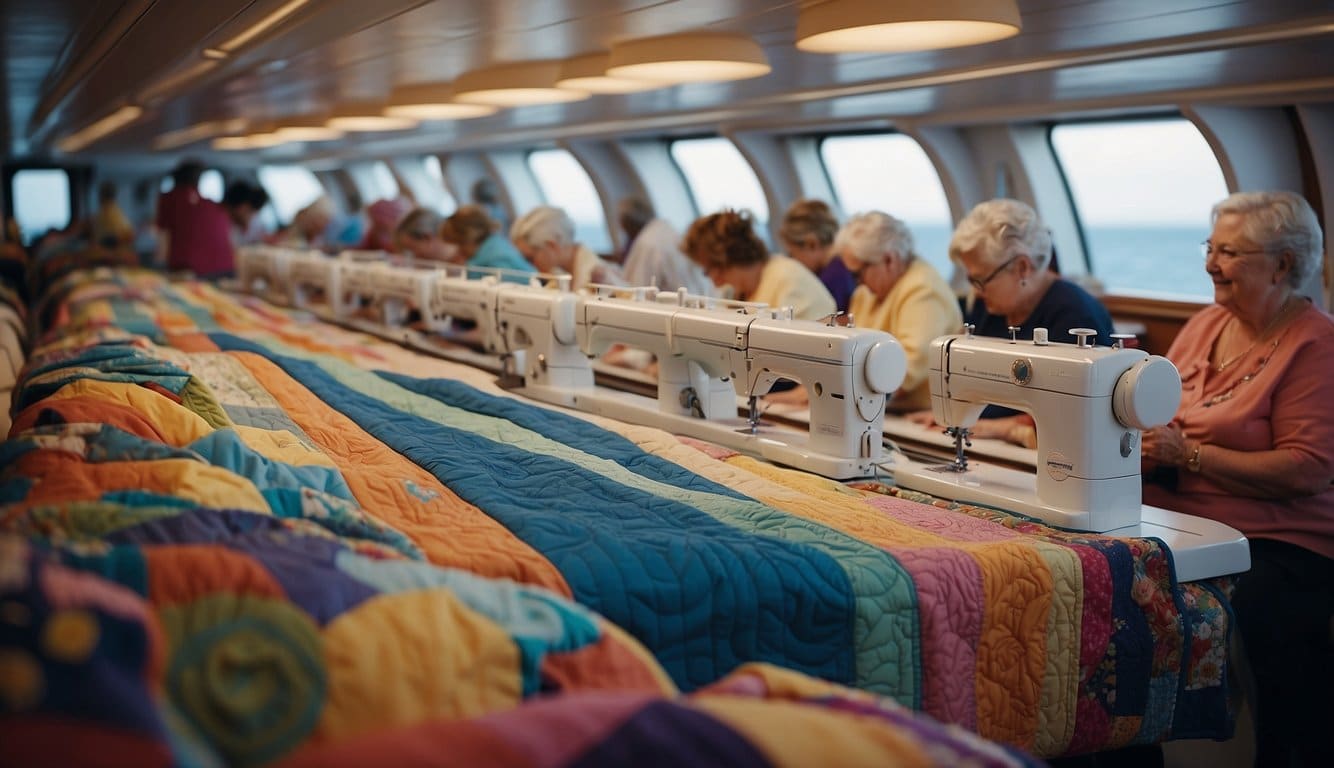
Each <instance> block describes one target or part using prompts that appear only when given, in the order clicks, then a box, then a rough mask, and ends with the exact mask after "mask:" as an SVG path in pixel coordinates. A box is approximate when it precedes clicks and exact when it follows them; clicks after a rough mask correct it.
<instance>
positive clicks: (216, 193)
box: [199, 168, 223, 203]
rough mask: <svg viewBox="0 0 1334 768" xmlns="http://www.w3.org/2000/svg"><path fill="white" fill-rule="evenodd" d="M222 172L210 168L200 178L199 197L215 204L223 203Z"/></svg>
mask: <svg viewBox="0 0 1334 768" xmlns="http://www.w3.org/2000/svg"><path fill="white" fill-rule="evenodd" d="M222 186H223V185H222V172H221V171H219V170H218V169H217V168H209V169H208V170H207V171H204V172H203V173H202V174H200V176H199V196H200V197H202V198H204V199H205V200H212V201H213V202H215V203H221V202H222Z"/></svg>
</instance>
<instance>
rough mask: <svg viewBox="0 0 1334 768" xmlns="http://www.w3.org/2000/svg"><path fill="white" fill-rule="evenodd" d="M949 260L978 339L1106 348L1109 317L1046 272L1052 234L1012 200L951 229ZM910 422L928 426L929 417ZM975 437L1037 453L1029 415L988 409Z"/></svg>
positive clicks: (991, 203)
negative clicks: (1085, 336) (963, 286)
mask: <svg viewBox="0 0 1334 768" xmlns="http://www.w3.org/2000/svg"><path fill="white" fill-rule="evenodd" d="M950 259H951V260H952V261H954V262H955V263H956V264H958V265H959V266H960V268H961V269H963V270H964V271H965V272H966V273H967V275H968V282H969V284H971V285H972V286H973V301H972V305H971V306H970V307H969V308H968V309H967V310H966V311H965V312H964V322H965V323H971V324H973V326H975V328H974V333H976V334H977V335H979V336H995V337H998V338H1009V337H1010V331H1009V329H1010V328H1011V327H1015V328H1018V331H1017V337H1018V338H1019V339H1024V340H1027V339H1031V338H1033V329H1034V328H1046V329H1047V331H1048V337H1049V338H1050V339H1051V340H1052V341H1060V342H1068V343H1073V342H1074V341H1075V337H1074V336H1072V335H1071V334H1070V329H1071V328H1092V329H1094V330H1095V331H1097V332H1098V338H1097V342H1098V343H1099V344H1110V343H1111V333H1112V317H1111V315H1110V314H1108V312H1107V309H1106V308H1105V307H1103V305H1102V303H1101V302H1099V301H1098V300H1097V299H1095V298H1094V297H1093V296H1092V295H1091V294H1089V292H1088V291H1085V290H1084V289H1083V288H1080V287H1079V286H1078V285H1075V284H1074V283H1072V282H1070V281H1069V280H1066V279H1064V278H1062V277H1061V276H1060V275H1058V274H1056V272H1054V271H1052V270H1051V268H1050V267H1051V260H1052V244H1051V230H1049V229H1047V225H1046V224H1044V223H1043V222H1042V220H1041V219H1040V218H1038V214H1037V212H1036V211H1034V210H1033V209H1032V208H1030V207H1029V206H1027V205H1025V204H1024V203H1021V202H1019V201H1018V200H1009V199H996V200H988V201H986V202H985V203H979V204H978V205H977V206H976V207H975V208H973V210H971V211H969V212H968V215H967V216H965V217H964V218H963V220H962V221H960V222H959V225H958V226H957V227H956V228H955V229H954V236H953V237H952V238H950ZM913 421H917V422H919V423H927V424H929V423H931V421H932V419H931V415H930V414H929V413H927V414H918V415H914V417H913ZM972 433H973V436H974V437H990V438H997V439H1001V440H1008V441H1010V442H1012V443H1017V444H1019V445H1024V446H1027V447H1029V448H1034V447H1036V446H1037V433H1036V432H1035V431H1034V429H1033V419H1032V417H1030V416H1028V415H1027V414H1024V413H1020V412H1018V411H1014V410H1011V409H1009V408H1001V407H999V406H995V405H992V406H988V407H987V409H986V410H985V411H983V412H982V418H981V419H980V420H979V421H978V423H977V425H976V426H975V427H974V428H973V431H972Z"/></svg>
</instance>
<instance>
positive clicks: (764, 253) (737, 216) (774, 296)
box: [681, 210, 834, 320]
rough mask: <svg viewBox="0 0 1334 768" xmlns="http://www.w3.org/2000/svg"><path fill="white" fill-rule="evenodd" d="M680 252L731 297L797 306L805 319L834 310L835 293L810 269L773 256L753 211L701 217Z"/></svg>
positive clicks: (693, 225)
mask: <svg viewBox="0 0 1334 768" xmlns="http://www.w3.org/2000/svg"><path fill="white" fill-rule="evenodd" d="M681 250H682V251H684V252H685V254H686V256H689V257H690V260H691V261H693V262H695V263H696V264H698V265H700V266H701V267H703V268H704V273H705V274H707V275H708V276H709V279H710V280H712V281H713V283H714V285H716V286H718V287H719V288H720V289H723V292H724V294H725V293H726V291H727V287H730V289H731V291H732V298H735V299H740V300H742V301H757V302H763V303H765V304H768V305H769V306H771V307H792V310H793V315H794V316H795V317H798V318H801V319H803V320H820V319H823V318H826V317H828V316H829V315H832V314H833V313H834V297H832V296H830V295H829V291H828V289H826V288H825V287H824V284H823V283H821V282H820V279H819V278H817V277H816V276H815V275H814V274H812V273H811V271H810V270H809V269H806V268H805V267H803V266H802V265H801V263H800V262H797V261H795V260H793V259H790V258H788V257H786V256H771V255H770V254H769V249H768V248H765V247H764V243H763V242H761V241H760V238H759V237H758V236H757V235H756V234H755V228H754V226H753V225H752V223H751V218H750V214H748V213H741V212H738V211H732V210H726V211H720V212H719V213H714V214H710V215H708V216H703V217H701V218H698V219H696V220H695V221H694V222H693V223H692V224H691V225H690V229H689V230H688V231H687V232H686V236H685V240H684V241H682V243H681Z"/></svg>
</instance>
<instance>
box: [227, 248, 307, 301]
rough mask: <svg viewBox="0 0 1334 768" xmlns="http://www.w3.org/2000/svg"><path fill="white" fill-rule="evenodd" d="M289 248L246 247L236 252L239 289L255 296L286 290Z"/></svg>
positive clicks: (289, 257)
mask: <svg viewBox="0 0 1334 768" xmlns="http://www.w3.org/2000/svg"><path fill="white" fill-rule="evenodd" d="M292 253H294V251H293V250H292V249H290V248H281V247H278V246H274V245H247V246H243V247H241V248H239V249H237V252H236V279H237V282H238V283H240V286H241V289H242V290H244V291H247V292H249V293H255V294H261V295H262V294H272V293H277V292H282V291H286V290H287V284H288V280H289V277H288V269H289V265H290V259H291V254H292Z"/></svg>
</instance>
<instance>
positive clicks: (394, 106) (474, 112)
mask: <svg viewBox="0 0 1334 768" xmlns="http://www.w3.org/2000/svg"><path fill="white" fill-rule="evenodd" d="M497 111H498V110H497V108H496V107H493V106H489V105H486V104H461V103H459V102H457V101H454V91H453V89H452V88H450V86H449V84H448V83H419V84H417V85H405V86H401V87H398V88H395V89H394V91H393V93H391V94H390V96H389V106H387V107H385V108H384V113H385V114H386V115H389V116H391V117H410V118H412V119H414V120H466V119H468V118H472V117H486V116H487V115H494V114H495V113H496V112H497Z"/></svg>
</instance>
